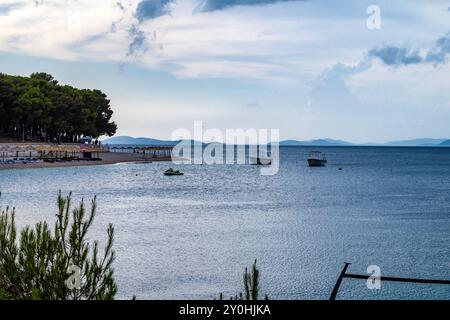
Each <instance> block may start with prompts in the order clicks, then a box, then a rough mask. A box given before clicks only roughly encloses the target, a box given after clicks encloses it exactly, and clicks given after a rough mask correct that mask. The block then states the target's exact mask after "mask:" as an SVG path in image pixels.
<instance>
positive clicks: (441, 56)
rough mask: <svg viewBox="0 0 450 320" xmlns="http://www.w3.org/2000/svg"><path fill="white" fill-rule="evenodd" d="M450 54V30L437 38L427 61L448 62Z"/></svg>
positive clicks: (435, 62)
mask: <svg viewBox="0 0 450 320" xmlns="http://www.w3.org/2000/svg"><path fill="white" fill-rule="evenodd" d="M449 54H450V32H449V33H447V34H446V35H445V36H443V37H440V38H439V39H438V40H437V42H436V46H435V47H434V48H433V49H432V50H430V51H429V52H428V54H427V56H426V58H425V61H426V62H430V63H434V64H445V63H447V60H448V56H449Z"/></svg>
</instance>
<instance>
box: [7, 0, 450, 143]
mask: <svg viewBox="0 0 450 320" xmlns="http://www.w3.org/2000/svg"><path fill="white" fill-rule="evenodd" d="M373 6H376V8H377V9H379V12H378V11H376V12H375V11H373ZM368 8H369V9H370V10H368ZM378 13H379V15H378ZM368 20H369V22H371V23H372V24H371V23H369V25H368ZM449 57H450V2H449V1H443V0H433V1H423V0H395V1H392V0H370V1H366V0H340V1H325V0H292V1H287V0H98V1H92V0H0V72H4V73H8V74H15V75H29V74H31V73H33V72H48V73H50V74H52V75H53V76H54V77H55V78H56V79H57V80H59V81H60V82H61V83H64V84H69V85H74V86H77V87H81V88H98V89H101V90H103V91H104V92H105V93H106V94H107V95H108V96H109V98H110V99H111V105H112V108H113V109H114V111H115V114H114V120H115V121H116V122H117V124H118V126H119V130H118V132H117V135H130V136H136V137H144V136H145V137H153V138H160V139H169V138H170V137H171V134H172V133H173V132H174V131H175V130H176V129H179V128H186V129H188V130H193V126H194V121H199V120H201V121H202V122H203V125H204V128H205V129H208V128H217V129H219V130H223V131H224V130H226V129H237V128H242V129H249V128H255V129H279V130H280V138H281V139H298V140H309V139H317V138H334V139H342V140H347V141H352V142H355V143H366V142H386V141H390V140H402V139H413V138H450V90H449V86H450V63H449V59H448V58H449Z"/></svg>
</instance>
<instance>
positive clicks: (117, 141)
mask: <svg viewBox="0 0 450 320" xmlns="http://www.w3.org/2000/svg"><path fill="white" fill-rule="evenodd" d="M180 142H181V140H179V141H169V140H158V139H152V138H133V137H128V136H117V137H113V138H109V139H106V140H104V141H103V144H108V145H131V146H150V145H151V146H172V145H173V146H174V145H177V144H178V143H180ZM190 142H191V143H192V141H190ZM280 146H286V147H288V146H318V147H320V146H389V147H425V146H434V147H450V140H449V139H427V138H422V139H412V140H401V141H391V142H387V143H384V144H377V143H364V144H355V143H351V142H348V141H343V140H334V139H316V140H307V141H299V140H284V141H280Z"/></svg>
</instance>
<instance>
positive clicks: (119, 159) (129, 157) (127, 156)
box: [0, 152, 171, 170]
mask: <svg viewBox="0 0 450 320" xmlns="http://www.w3.org/2000/svg"><path fill="white" fill-rule="evenodd" d="M100 158H101V160H96V161H92V160H91V161H89V160H78V161H77V160H73V161H64V162H53V163H51V162H44V161H39V162H35V163H5V164H0V170H2V169H3V170H5V169H29V168H53V167H78V166H94V165H106V164H116V163H127V162H138V163H140V162H156V161H171V158H170V157H157V158H152V157H150V156H144V155H142V154H141V153H118V152H105V153H102V154H100Z"/></svg>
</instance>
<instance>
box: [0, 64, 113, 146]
mask: <svg viewBox="0 0 450 320" xmlns="http://www.w3.org/2000/svg"><path fill="white" fill-rule="evenodd" d="M112 115H113V111H112V109H111V106H110V100H108V98H107V96H106V94H104V93H103V92H102V91H100V90H90V89H78V88H74V87H72V86H68V85H61V84H59V83H58V81H57V80H55V79H54V78H53V76H51V75H49V74H47V73H34V74H32V75H31V76H30V77H20V76H11V75H7V74H2V73H0V137H3V138H8V139H14V140H17V141H40V142H59V143H61V142H78V140H79V139H80V138H81V137H83V136H91V137H94V138H97V137H100V136H103V135H106V136H112V135H114V134H115V132H116V130H117V125H116V124H115V123H114V122H113V121H111V117H112Z"/></svg>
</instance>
